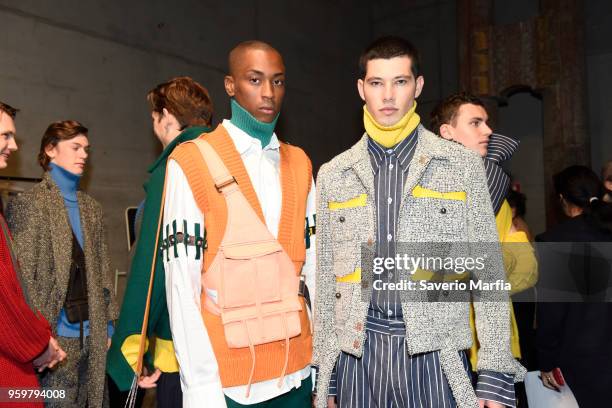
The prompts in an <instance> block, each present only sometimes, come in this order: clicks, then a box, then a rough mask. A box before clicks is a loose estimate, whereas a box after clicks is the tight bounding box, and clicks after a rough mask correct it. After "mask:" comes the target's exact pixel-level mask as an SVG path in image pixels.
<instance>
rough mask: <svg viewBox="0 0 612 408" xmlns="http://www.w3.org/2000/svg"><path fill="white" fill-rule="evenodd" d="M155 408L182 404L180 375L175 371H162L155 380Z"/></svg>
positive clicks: (171, 407)
mask: <svg viewBox="0 0 612 408" xmlns="http://www.w3.org/2000/svg"><path fill="white" fill-rule="evenodd" d="M156 397H157V408H175V407H182V406H183V390H182V389H181V376H180V374H179V373H178V372H176V373H162V375H161V376H160V377H159V380H157V394H156Z"/></svg>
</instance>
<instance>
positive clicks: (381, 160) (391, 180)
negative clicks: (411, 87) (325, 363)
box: [366, 129, 418, 332]
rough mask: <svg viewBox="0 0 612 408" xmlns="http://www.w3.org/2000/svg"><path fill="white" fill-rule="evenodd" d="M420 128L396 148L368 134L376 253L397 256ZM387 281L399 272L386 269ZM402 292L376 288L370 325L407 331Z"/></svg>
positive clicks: (384, 273)
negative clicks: (401, 212)
mask: <svg viewBox="0 0 612 408" xmlns="http://www.w3.org/2000/svg"><path fill="white" fill-rule="evenodd" d="M416 135H417V130H416V129H415V130H414V131H413V132H412V133H411V134H410V135H408V137H406V138H405V139H404V140H402V141H401V142H399V143H398V144H397V145H395V146H394V147H392V148H388V149H385V148H384V147H383V146H381V145H379V144H378V143H376V142H375V141H374V140H372V138H368V151H369V153H370V162H371V164H372V171H373V172H374V188H375V202H376V225H377V226H378V228H377V230H376V256H377V257H383V258H395V255H396V253H397V243H396V240H395V234H396V228H397V220H398V218H399V210H400V203H401V201H402V200H401V197H402V192H403V191H404V182H405V181H406V177H407V176H408V168H409V166H410V161H411V160H412V156H413V155H414V150H415V148H416V145H417V140H418V139H417V137H416ZM378 278H379V279H380V280H381V281H383V282H397V279H398V274H397V273H396V272H395V270H393V269H388V270H387V269H386V270H385V271H384V272H383V273H382V274H381V275H380V276H379V277H378ZM401 306H402V305H401V301H400V299H399V292H398V291H395V290H376V291H373V292H372V300H371V302H370V309H369V310H368V319H367V320H366V327H368V328H369V329H373V330H383V331H385V332H388V331H389V330H391V326H393V327H394V328H395V329H399V330H402V331H404V330H405V328H404V319H403V318H402V307H401ZM381 321H389V322H392V323H389V324H390V326H387V327H384V328H383V327H381V325H380V322H381Z"/></svg>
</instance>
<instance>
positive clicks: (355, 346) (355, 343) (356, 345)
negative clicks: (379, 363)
mask: <svg viewBox="0 0 612 408" xmlns="http://www.w3.org/2000/svg"><path fill="white" fill-rule="evenodd" d="M353 348H354V349H358V348H359V341H358V340H355V341H354V342H353Z"/></svg>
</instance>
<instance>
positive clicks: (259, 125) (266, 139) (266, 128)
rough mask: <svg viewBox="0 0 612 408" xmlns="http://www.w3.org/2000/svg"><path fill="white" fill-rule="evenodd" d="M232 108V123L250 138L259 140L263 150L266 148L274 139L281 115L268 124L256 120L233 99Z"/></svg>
mask: <svg viewBox="0 0 612 408" xmlns="http://www.w3.org/2000/svg"><path fill="white" fill-rule="evenodd" d="M231 107H232V118H231V119H230V122H232V124H233V125H235V126H236V127H238V128H239V129H241V130H243V131H244V132H245V133H246V134H248V135H249V136H251V137H254V138H255V139H257V140H259V141H260V142H261V147H262V148H264V147H266V146H267V145H268V144H269V143H270V139H272V134H273V133H274V128H275V127H276V122H277V121H278V116H279V115H280V113H279V114H278V115H276V117H275V118H274V120H273V121H272V122H270V123H266V122H261V121H259V120H257V119H255V117H254V116H253V115H251V114H250V113H249V112H247V110H246V109H244V108H243V107H242V106H240V104H239V103H238V102H236V99H234V98H232V99H231Z"/></svg>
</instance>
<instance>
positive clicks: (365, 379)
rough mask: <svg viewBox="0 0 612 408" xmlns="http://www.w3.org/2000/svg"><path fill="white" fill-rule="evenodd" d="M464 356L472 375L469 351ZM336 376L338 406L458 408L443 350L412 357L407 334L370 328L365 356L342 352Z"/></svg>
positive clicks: (348, 407)
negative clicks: (445, 370)
mask: <svg viewBox="0 0 612 408" xmlns="http://www.w3.org/2000/svg"><path fill="white" fill-rule="evenodd" d="M460 355H461V361H462V362H463V366H464V368H465V370H466V372H467V373H468V375H471V373H470V369H469V363H468V359H467V356H466V354H465V352H460ZM335 378H336V381H335V388H336V393H337V396H336V398H337V405H338V408H392V407H393V408H395V407H397V408H442V407H444V408H454V407H456V404H455V400H454V398H453V395H452V393H451V390H450V388H449V385H448V382H447V381H446V378H445V376H444V374H443V373H442V369H441V367H440V360H439V352H438V351H434V352H430V353H423V354H417V355H413V356H410V355H409V354H408V352H407V350H406V341H405V337H404V336H403V335H395V334H386V333H382V332H377V331H373V330H367V333H366V343H365V347H364V351H363V355H362V357H361V358H356V357H354V356H352V355H350V354H346V353H344V352H342V353H340V357H339V358H338V363H337V366H336V376H335ZM330 385H332V388H333V385H334V384H330Z"/></svg>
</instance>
